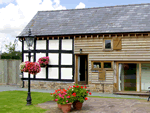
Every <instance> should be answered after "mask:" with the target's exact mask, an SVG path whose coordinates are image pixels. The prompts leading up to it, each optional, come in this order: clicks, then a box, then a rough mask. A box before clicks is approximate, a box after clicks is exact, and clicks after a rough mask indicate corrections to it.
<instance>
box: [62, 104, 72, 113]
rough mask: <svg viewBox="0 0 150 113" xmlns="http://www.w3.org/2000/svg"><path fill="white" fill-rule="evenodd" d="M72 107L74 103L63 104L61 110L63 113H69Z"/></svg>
mask: <svg viewBox="0 0 150 113" xmlns="http://www.w3.org/2000/svg"><path fill="white" fill-rule="evenodd" d="M71 105H72V103H68V104H62V105H61V109H62V111H63V113H68V112H69V111H70V110H71Z"/></svg>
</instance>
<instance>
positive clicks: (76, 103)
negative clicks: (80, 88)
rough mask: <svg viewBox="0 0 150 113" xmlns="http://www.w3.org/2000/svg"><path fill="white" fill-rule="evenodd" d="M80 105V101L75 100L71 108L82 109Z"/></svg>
mask: <svg viewBox="0 0 150 113" xmlns="http://www.w3.org/2000/svg"><path fill="white" fill-rule="evenodd" d="M82 104H83V103H81V102H80V101H78V100H77V101H75V102H73V108H74V109H75V110H80V109H81V108H82Z"/></svg>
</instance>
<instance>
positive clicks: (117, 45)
mask: <svg viewBox="0 0 150 113" xmlns="http://www.w3.org/2000/svg"><path fill="white" fill-rule="evenodd" d="M121 49H122V39H121V38H119V37H113V50H121Z"/></svg>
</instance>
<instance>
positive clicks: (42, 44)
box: [36, 40, 46, 50]
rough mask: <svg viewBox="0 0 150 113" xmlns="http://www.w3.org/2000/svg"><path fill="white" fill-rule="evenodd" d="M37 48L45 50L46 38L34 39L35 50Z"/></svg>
mask: <svg viewBox="0 0 150 113" xmlns="http://www.w3.org/2000/svg"><path fill="white" fill-rule="evenodd" d="M37 49H43V50H46V40H37V41H36V50H37Z"/></svg>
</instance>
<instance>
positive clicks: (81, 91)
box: [68, 84, 88, 103]
mask: <svg viewBox="0 0 150 113" xmlns="http://www.w3.org/2000/svg"><path fill="white" fill-rule="evenodd" d="M68 93H69V94H70V93H71V94H74V95H76V96H74V98H73V100H74V101H76V100H78V101H80V102H81V103H83V102H84V101H85V98H86V97H87V96H88V91H87V90H86V86H85V87H83V86H78V84H76V85H74V86H73V87H72V88H70V89H69V90H68Z"/></svg>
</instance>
